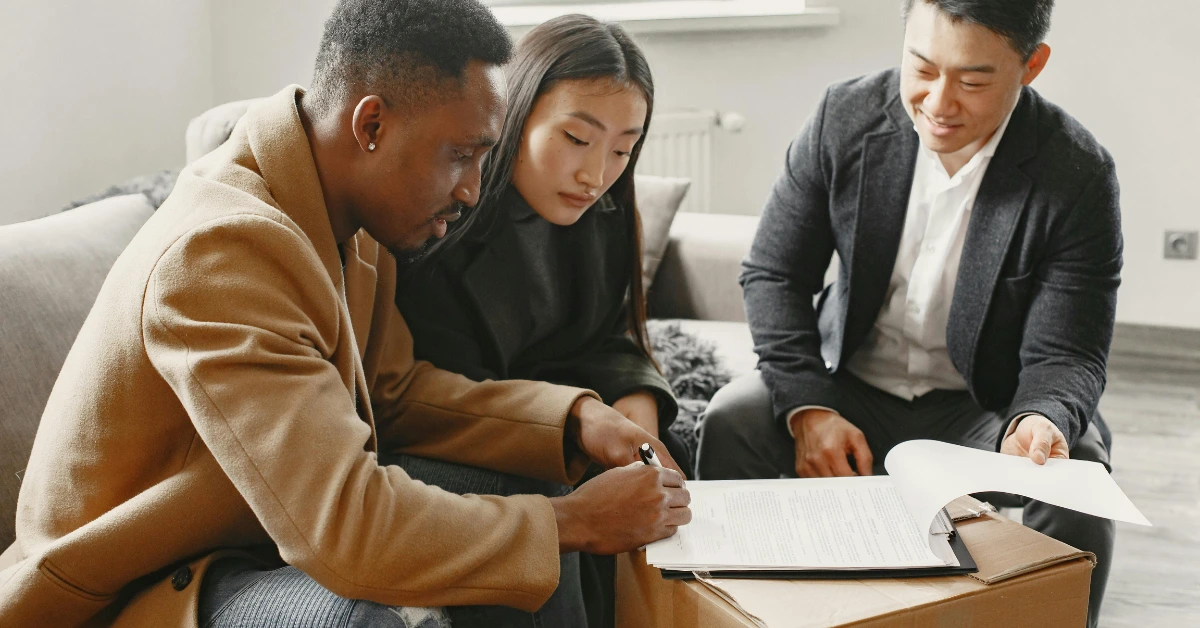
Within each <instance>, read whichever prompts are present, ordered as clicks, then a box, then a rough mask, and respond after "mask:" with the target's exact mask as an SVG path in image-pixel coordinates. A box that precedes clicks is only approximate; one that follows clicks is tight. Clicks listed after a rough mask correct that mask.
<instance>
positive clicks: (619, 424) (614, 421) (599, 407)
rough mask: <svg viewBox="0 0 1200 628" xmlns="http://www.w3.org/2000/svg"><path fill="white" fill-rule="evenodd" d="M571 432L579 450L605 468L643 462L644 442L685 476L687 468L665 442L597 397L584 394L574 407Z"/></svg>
mask: <svg viewBox="0 0 1200 628" xmlns="http://www.w3.org/2000/svg"><path fill="white" fill-rule="evenodd" d="M567 431H568V434H573V435H574V436H575V441H576V443H577V444H578V446H579V449H580V450H582V451H583V453H584V454H585V455H587V457H589V458H591V459H592V460H593V461H594V462H596V464H599V465H600V466H602V467H604V468H605V469H612V468H615V467H623V466H625V465H627V464H629V463H632V462H640V461H641V458H639V457H638V453H637V451H638V448H639V447H641V446H642V443H650V446H651V447H653V448H654V451H655V453H657V454H658V459H659V461H660V462H661V463H662V465H663V466H664V467H666V468H668V469H671V470H673V471H675V472H677V473H679V477H680V479H681V480H682V478H683V470H682V469H680V468H679V464H678V463H676V462H675V460H674V459H673V458H671V454H670V453H669V452H668V451H667V448H666V446H665V445H663V444H662V443H661V442H660V441H659V440H658V439H657V438H655V437H654V436H652V435H651V434H650V433H648V432H647V431H646V430H644V429H642V428H641V427H640V426H638V425H637V424H636V423H634V422H633V421H630V420H629V419H628V418H626V417H625V415H623V414H621V413H620V412H617V411H616V410H614V409H612V408H610V407H608V406H606V405H604V404H603V403H601V402H600V401H597V400H596V399H595V398H594V397H580V398H579V401H576V402H575V405H574V406H572V407H571V414H570V416H569V417H568V419H567Z"/></svg>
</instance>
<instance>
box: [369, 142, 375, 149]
mask: <svg viewBox="0 0 1200 628" xmlns="http://www.w3.org/2000/svg"><path fill="white" fill-rule="evenodd" d="M367 150H375V142H371V143H370V144H367Z"/></svg>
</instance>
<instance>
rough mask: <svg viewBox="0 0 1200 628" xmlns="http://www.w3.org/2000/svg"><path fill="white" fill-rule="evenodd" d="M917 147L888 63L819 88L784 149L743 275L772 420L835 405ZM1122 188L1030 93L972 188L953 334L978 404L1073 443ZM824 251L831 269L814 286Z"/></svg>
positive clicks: (888, 264) (1104, 346)
mask: <svg viewBox="0 0 1200 628" xmlns="http://www.w3.org/2000/svg"><path fill="white" fill-rule="evenodd" d="M918 145H919V140H918V138H917V134H916V131H915V130H914V129H913V126H912V121H911V119H910V118H909V117H908V114H907V113H906V112H905V109H904V105H903V103H902V102H901V100H900V75H899V71H898V70H895V69H893V70H888V71H885V72H882V73H879V74H874V75H871V76H866V77H862V78H859V79H855V80H852V81H848V82H846V83H841V84H838V85H834V86H832V87H830V88H829V89H828V90H827V91H826V93H825V97H824V99H823V100H822V101H821V104H820V105H819V106H818V108H817V111H816V113H815V114H814V115H813V117H812V118H811V119H810V120H809V121H808V124H807V125H806V126H805V128H804V130H803V131H801V133H800V135H799V137H797V138H796V139H795V140H794V141H793V142H792V145H791V147H790V148H789V149H788V154H787V160H786V163H785V166H784V173H783V175H782V176H781V177H780V179H779V181H778V183H776V185H775V188H774V190H773V191H772V193H771V196H770V198H769V200H768V201H767V205H766V208H765V209H764V210H763V215H762V223H761V225H760V226H759V230H758V234H757V235H756V236H755V239H754V245H753V246H752V248H751V250H750V254H749V255H748V256H747V258H746V260H745V262H744V264H743V272H742V277H741V283H742V287H743V290H744V293H745V300H746V313H747V316H748V317H749V320H750V329H751V332H752V334H753V336H754V344H755V350H756V351H757V352H758V355H759V368H760V369H761V370H762V373H763V378H764V379H765V380H766V383H767V386H768V387H769V388H770V390H771V395H772V402H773V405H774V409H775V413H776V415H777V416H778V417H779V418H780V420H783V418H784V416H783V415H784V414H785V413H787V412H788V411H789V410H790V409H792V408H794V407H797V406H802V405H821V406H826V407H830V408H834V409H836V408H837V399H836V395H835V394H834V387H833V377H832V376H833V374H835V373H837V372H838V370H839V369H840V368H841V367H842V365H844V364H846V362H847V361H848V360H849V359H850V357H851V356H852V355H853V354H854V352H855V351H857V350H858V348H859V347H860V346H861V345H862V342H863V340H864V339H865V338H866V336H867V334H868V332H869V331H870V330H871V328H872V327H873V326H874V324H875V320H876V318H877V317H878V316H879V312H880V309H881V308H882V306H883V302H884V298H885V294H886V292H887V289H888V284H889V282H890V279H891V274H892V267H893V265H894V264H895V261H896V253H897V249H898V248H899V244H900V236H901V233H902V231H903V226H904V220H905V214H906V213H907V209H908V197H909V192H910V189H911V187H912V177H913V168H914V166H915V163H916V157H917V149H918ZM1118 195H1119V193H1118V189H1117V177H1116V171H1115V168H1114V166H1113V161H1112V157H1110V156H1109V154H1108V152H1107V151H1105V150H1104V148H1103V147H1101V146H1100V144H1098V143H1097V142H1096V140H1095V138H1093V137H1092V135H1091V134H1090V133H1089V132H1088V131H1087V130H1086V129H1084V128H1083V126H1082V125H1080V124H1079V123H1078V122H1076V121H1075V120H1074V119H1073V118H1071V117H1070V116H1068V115H1067V114H1066V113H1064V112H1063V111H1062V110H1061V109H1059V108H1058V107H1056V106H1054V105H1052V104H1050V103H1049V102H1046V100H1044V99H1043V98H1042V97H1041V96H1039V95H1038V93H1037V92H1036V91H1034V90H1032V89H1030V88H1028V87H1026V88H1025V89H1024V90H1023V92H1022V94H1021V97H1020V101H1019V102H1018V104H1017V107H1016V110H1015V111H1014V112H1013V115H1012V119H1011V120H1010V121H1009V125H1008V128H1007V130H1006V132H1005V134H1004V137H1003V138H1002V139H1001V141H1000V144H999V146H998V147H997V149H996V154H995V156H994V157H993V158H992V160H991V163H990V165H989V166H988V169H987V173H986V175H985V176H984V179H983V182H982V184H981V186H980V188H979V194H978V196H977V198H976V201H975V206H974V209H973V211H972V213H971V219H970V224H969V226H968V228H967V237H966V243H965V245H964V249H963V254H962V262H961V265H960V268H959V272H958V280H957V283H956V284H955V292H954V300H953V302H952V304H951V308H950V318H949V323H948V325H947V329H946V341H947V346H948V348H949V352H950V358H951V360H952V361H953V362H954V365H955V367H956V368H957V369H958V371H959V372H960V373H961V374H962V375H963V377H964V379H965V380H966V382H967V385H968V387H969V390H970V393H971V395H972V396H973V397H974V398H975V400H976V401H977V402H978V403H979V404H980V405H981V406H983V407H984V408H987V409H989V410H993V411H995V412H998V413H1001V414H1007V416H1009V417H1012V416H1016V415H1018V414H1022V413H1026V412H1036V413H1039V414H1042V415H1044V416H1045V417H1047V418H1048V419H1050V420H1051V421H1053V422H1054V424H1055V425H1057V426H1058V428H1059V429H1060V430H1062V433H1063V434H1064V435H1065V436H1066V437H1067V440H1068V442H1069V443H1070V444H1071V445H1072V446H1073V445H1074V444H1075V443H1076V441H1078V439H1079V437H1080V435H1082V434H1083V432H1084V431H1085V430H1087V429H1088V424H1089V421H1090V420H1091V419H1092V417H1093V415H1094V413H1095V410H1096V404H1097V403H1098V401H1099V399H1100V394H1101V392H1103V390H1104V384H1105V363H1106V361H1107V359H1108V349H1109V343H1110V341H1111V340H1112V331H1113V324H1114V317H1115V312H1116V300H1117V286H1118V285H1119V284H1120V271H1121V249H1122V241H1121V224H1120V208H1119V205H1118V203H1119V199H1118ZM835 250H836V251H837V252H838V256H839V257H840V259H841V260H842V262H843V263H842V265H841V268H840V272H839V274H838V279H837V281H836V282H835V283H833V284H831V285H830V286H828V287H824V288H823V286H822V284H823V277H824V274H825V270H826V268H827V267H828V266H829V262H830V258H831V256H832V253H833V251H835ZM818 293H820V298H819V299H817V303H816V305H815V306H814V303H813V301H814V299H813V296H814V295H816V294H818ZM998 446H999V443H997V447H998Z"/></svg>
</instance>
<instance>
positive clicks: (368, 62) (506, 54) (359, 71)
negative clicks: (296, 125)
mask: <svg viewBox="0 0 1200 628" xmlns="http://www.w3.org/2000/svg"><path fill="white" fill-rule="evenodd" d="M512 51H513V44H512V40H511V39H510V38H509V36H508V32H507V31H506V30H505V29H504V26H502V25H501V24H500V23H499V22H498V21H497V20H496V17H495V16H494V15H493V14H492V12H491V11H490V10H489V9H488V8H487V7H485V6H484V5H483V4H481V3H480V2H479V1H478V0H339V1H338V3H337V5H336V6H334V7H333V13H332V14H331V15H330V16H329V19H328V20H326V21H325V34H324V35H323V36H322V37H321V47H320V50H319V51H318V52H317V63H316V68H315V70H314V72H313V85H312V90H311V94H310V95H311V96H312V99H313V101H314V103H313V104H314V105H315V107H316V109H317V111H320V112H322V113H328V112H329V110H330V109H332V107H333V106H335V104H336V103H337V102H338V101H339V100H341V99H342V98H345V97H346V96H347V95H348V93H349V92H351V90H357V89H365V90H367V91H370V92H372V93H376V94H379V95H380V96H383V97H384V99H385V100H388V101H389V102H394V104H398V105H400V106H409V105H413V104H416V103H421V102H429V101H431V100H433V101H437V100H438V99H437V98H436V96H437V95H438V94H437V92H439V91H444V90H445V87H446V83H447V82H448V81H452V80H458V81H461V79H462V78H463V72H464V70H465V69H466V67H467V63H468V62H470V61H472V60H477V61H482V62H484V63H491V64H496V65H503V64H505V63H507V62H508V60H509V58H510V57H512ZM459 84H460V85H461V82H460V83H459Z"/></svg>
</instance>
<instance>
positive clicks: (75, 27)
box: [0, 0, 213, 224]
mask: <svg viewBox="0 0 1200 628" xmlns="http://www.w3.org/2000/svg"><path fill="white" fill-rule="evenodd" d="M210 31H211V24H210V9H209V4H208V0H172V1H170V2H163V1H162V0H108V1H106V2H66V1H63V0H38V1H32V0H28V1H18V0H11V1H10V0H4V1H3V2H0V90H3V96H2V97H0V190H3V195H2V196H0V224H8V223H11V222H18V221H21V220H27V219H30V218H35V217H38V216H43V215H46V214H50V213H54V212H56V211H58V210H59V209H61V208H62V207H63V206H64V205H66V204H67V203H69V202H71V201H72V200H75V199H78V198H81V197H84V196H88V195H90V194H92V193H95V192H99V191H100V190H103V189H104V188H106V187H108V186H109V185H111V184H113V183H117V182H120V181H123V180H125V179H128V178H129V177H132V176H135V175H139V174H146V173H149V172H153V171H155V170H159V169H163V168H169V167H177V166H181V165H183V160H184V145H183V134H184V129H185V128H186V126H187V121H188V120H189V119H190V118H191V117H192V116H194V115H196V114H197V113H200V112H201V111H203V110H204V109H206V108H208V107H210V106H212V104H213V88H212V48H211V41H212V40H211V33H210Z"/></svg>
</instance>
